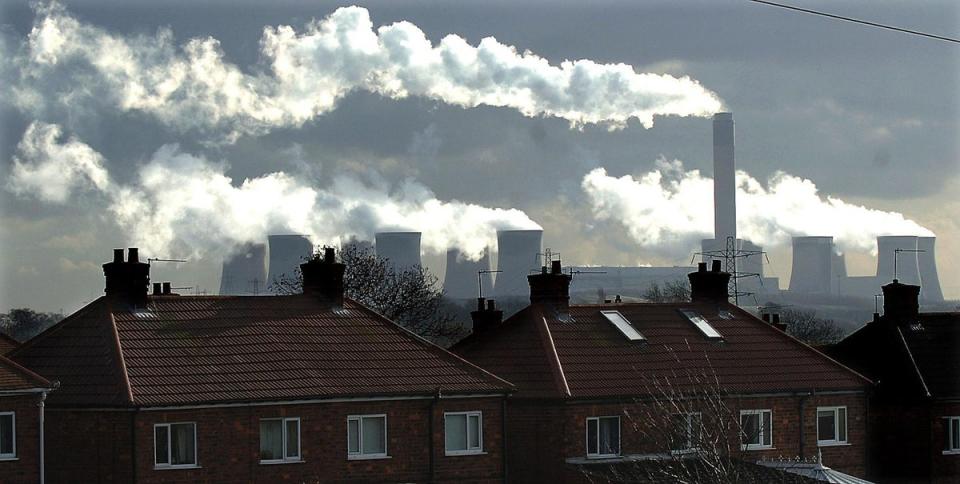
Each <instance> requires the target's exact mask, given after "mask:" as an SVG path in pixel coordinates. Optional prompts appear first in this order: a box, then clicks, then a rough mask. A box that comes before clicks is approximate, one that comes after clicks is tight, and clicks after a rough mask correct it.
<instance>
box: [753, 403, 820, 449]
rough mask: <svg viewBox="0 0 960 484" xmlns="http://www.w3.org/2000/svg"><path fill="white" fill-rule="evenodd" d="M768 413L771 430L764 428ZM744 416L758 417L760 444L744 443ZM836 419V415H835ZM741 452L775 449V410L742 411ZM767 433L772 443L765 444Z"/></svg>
mask: <svg viewBox="0 0 960 484" xmlns="http://www.w3.org/2000/svg"><path fill="white" fill-rule="evenodd" d="M765 413H767V414H770V428H769V429H768V428H765V427H764V426H763V415H764V414H765ZM744 415H756V416H757V419H758V420H757V428H758V429H759V430H760V432H759V434H757V437H758V438H759V439H760V443H759V444H751V443H747V444H744V443H743V435H744V434H743V416H744ZM834 418H836V415H834ZM739 423H740V434H741V437H740V450H765V449H772V448H774V447H773V410H772V409H769V408H760V409H751V410H741V411H740V422H739ZM767 433H769V434H770V443H769V444H764V443H763V441H764V440H766V439H765V438H764V437H766V436H767Z"/></svg>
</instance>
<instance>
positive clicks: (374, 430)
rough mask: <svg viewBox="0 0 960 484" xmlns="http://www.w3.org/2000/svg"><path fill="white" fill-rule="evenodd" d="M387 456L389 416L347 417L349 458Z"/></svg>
mask: <svg viewBox="0 0 960 484" xmlns="http://www.w3.org/2000/svg"><path fill="white" fill-rule="evenodd" d="M386 456H387V416H386V415H383V414H381V415H351V416H349V417H347V458H348V459H375V458H378V457H386Z"/></svg>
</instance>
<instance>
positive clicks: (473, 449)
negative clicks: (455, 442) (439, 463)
mask: <svg viewBox="0 0 960 484" xmlns="http://www.w3.org/2000/svg"><path fill="white" fill-rule="evenodd" d="M458 415H463V416H464V418H466V421H467V433H466V436H467V448H466V449H465V450H450V449H447V417H449V416H458ZM470 417H477V430H476V431H477V433H478V434H479V435H478V436H477V437H479V438H478V439H477V442H479V443H480V446H479V447H470V436H471V434H470ZM443 451H444V455H450V456H454V455H473V454H482V453H483V412H480V411H470V412H444V413H443Z"/></svg>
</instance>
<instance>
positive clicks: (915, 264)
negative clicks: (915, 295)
mask: <svg viewBox="0 0 960 484" xmlns="http://www.w3.org/2000/svg"><path fill="white" fill-rule="evenodd" d="M917 239H918V237H917V236H915V235H886V236H881V237H877V277H878V278H879V279H880V280H881V281H883V283H884V284H886V283H888V282H890V281H891V280H893V278H894V273H893V272H894V267H893V259H894V256H895V250H896V249H903V250H905V251H912V252H901V253H900V255H898V256H896V259H897V267H896V269H897V270H896V272H897V274H896V278H897V279H898V280H899V281H900V282H902V283H904V284H920V267H919V258H918V257H917V252H916V250H917V245H918V240H917Z"/></svg>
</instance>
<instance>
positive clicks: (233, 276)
mask: <svg viewBox="0 0 960 484" xmlns="http://www.w3.org/2000/svg"><path fill="white" fill-rule="evenodd" d="M267 284H268V282H267V246H266V244H249V243H248V244H242V245H241V246H240V247H238V248H237V249H236V250H235V251H234V253H233V254H232V255H230V256H229V257H227V258H226V259H225V260H224V261H223V270H222V272H221V273H220V294H221V295H228V294H229V295H235V296H243V295H257V294H260V293H262V292H264V291H266V290H267Z"/></svg>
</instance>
